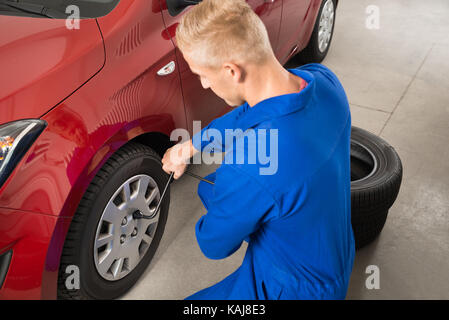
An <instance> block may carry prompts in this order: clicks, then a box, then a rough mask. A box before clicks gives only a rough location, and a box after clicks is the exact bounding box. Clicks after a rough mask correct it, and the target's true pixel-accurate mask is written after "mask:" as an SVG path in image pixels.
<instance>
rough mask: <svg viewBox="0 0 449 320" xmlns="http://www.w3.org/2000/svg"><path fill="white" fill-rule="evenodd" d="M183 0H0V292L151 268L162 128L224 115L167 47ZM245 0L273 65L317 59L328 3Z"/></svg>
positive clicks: (115, 279) (104, 281) (100, 294)
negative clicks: (261, 27)
mask: <svg viewBox="0 0 449 320" xmlns="http://www.w3.org/2000/svg"><path fill="white" fill-rule="evenodd" d="M184 2H185V1H183V0H152V1H131V0H121V1H118V0H110V1H100V0H97V1H95V0H92V1H76V0H74V1H72V2H71V3H73V4H74V5H75V6H71V7H65V5H64V3H66V1H62V0H54V1H43V0H25V1H18V2H15V1H5V0H0V70H1V78H0V81H1V83H0V299H55V298H87V299H93V298H101V299H109V298H115V297H118V296H120V295H122V294H123V293H125V292H126V291H127V290H128V289H129V288H130V287H131V286H132V285H133V284H134V283H135V282H136V281H137V279H138V278H139V277H140V276H141V274H142V273H143V272H144V270H145V268H146V267H147V266H148V264H149V263H150V261H151V259H152V257H153V255H154V253H155V251H156V249H157V247H158V244H159V241H160V239H161V237H162V234H163V232H164V226H165V222H166V219H167V214H168V208H169V202H170V199H169V194H168V195H167V196H166V197H165V198H164V201H163V203H162V206H161V210H159V211H158V212H154V211H155V205H156V204H157V201H158V200H159V198H160V195H161V191H162V188H163V186H164V184H165V182H166V179H167V175H166V174H165V172H163V171H162V169H161V162H160V159H161V156H162V155H163V154H164V151H165V150H166V149H167V148H168V147H169V146H171V145H173V144H174V143H176V141H171V140H170V134H171V132H172V130H174V129H175V128H184V129H187V130H188V131H189V132H190V134H192V133H193V132H192V131H193V125H192V124H193V121H194V120H201V122H202V126H205V125H207V124H208V123H209V121H211V120H212V119H213V118H216V117H218V116H220V115H223V114H224V113H226V112H228V111H229V110H231V108H230V107H229V106H227V105H225V103H224V101H223V100H221V99H219V98H218V97H217V96H215V94H214V93H213V92H212V91H210V90H204V89H203V88H202V86H201V83H200V81H199V79H198V77H197V76H195V75H194V74H192V73H191V72H190V69H189V67H188V65H187V63H186V62H185V61H184V60H183V57H182V54H180V52H179V51H178V50H177V49H176V42H175V38H174V34H175V30H176V26H177V24H178V21H179V20H180V18H181V17H182V15H183V14H185V12H188V10H190V9H191V8H192V7H191V6H190V7H189V6H188V5H189V4H192V1H189V3H184ZM196 2H199V1H196ZM247 2H248V3H249V4H250V5H251V6H252V8H253V9H254V11H255V12H256V13H257V14H258V15H259V16H260V17H261V19H262V20H263V21H264V23H265V25H266V27H267V30H268V33H269V36H270V39H271V43H272V46H273V49H274V50H275V54H276V56H277V58H278V59H279V61H280V62H281V63H282V64H285V63H286V62H287V60H289V59H290V58H291V57H292V56H294V55H297V54H299V55H298V56H300V57H301V58H302V60H303V61H304V62H320V61H321V60H322V59H323V58H324V57H325V55H326V53H327V51H328V49H329V45H330V42H331V38H332V32H333V26H334V21H335V19H334V18H335V10H336V6H337V0H323V1H321V0H247ZM44 5H45V6H46V7H45V6H44ZM78 17H79V18H80V19H78V20H77V19H76V18H78ZM77 23H79V24H78V25H77ZM175 138H178V137H175ZM135 212H141V213H144V214H146V215H152V216H153V218H152V219H134V218H133V214H134V213H135ZM134 216H135V215H134Z"/></svg>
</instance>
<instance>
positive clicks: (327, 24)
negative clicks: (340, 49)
mask: <svg viewBox="0 0 449 320" xmlns="http://www.w3.org/2000/svg"><path fill="white" fill-rule="evenodd" d="M336 8H337V1H336V0H323V1H322V2H321V7H320V10H319V11H318V16H317V19H316V21H315V26H314V28H313V31H312V35H311V36H310V40H309V43H308V44H307V46H306V47H305V48H304V50H302V51H301V52H299V53H298V55H297V56H298V58H299V60H300V61H301V62H302V63H312V62H316V63H319V62H321V61H323V60H324V58H325V57H326V55H327V52H328V51H329V47H330V45H331V41H332V36H333V33H334V26H335V17H336V14H335V13H336Z"/></svg>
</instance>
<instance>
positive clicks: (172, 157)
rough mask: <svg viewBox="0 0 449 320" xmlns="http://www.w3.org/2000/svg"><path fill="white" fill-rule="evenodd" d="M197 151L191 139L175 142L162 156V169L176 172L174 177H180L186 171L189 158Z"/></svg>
mask: <svg viewBox="0 0 449 320" xmlns="http://www.w3.org/2000/svg"><path fill="white" fill-rule="evenodd" d="M196 152H197V150H196V149H195V148H194V147H193V145H192V141H191V140H189V141H186V142H183V143H178V144H175V145H174V146H173V147H171V148H168V149H167V151H165V154H164V156H163V158H162V170H164V171H165V172H167V173H172V172H174V173H175V174H174V175H173V178H175V179H179V178H180V177H181V176H182V175H183V174H184V172H185V171H186V168H187V164H188V160H189V159H190V158H191V157H192V156H193V154H194V153H196Z"/></svg>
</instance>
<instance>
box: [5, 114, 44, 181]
mask: <svg viewBox="0 0 449 320" xmlns="http://www.w3.org/2000/svg"><path fill="white" fill-rule="evenodd" d="M46 126H47V123H46V122H45V121H43V120H37V119H26V120H18V121H13V122H9V123H5V124H2V125H0V187H1V186H2V185H3V183H4V182H5V181H6V179H7V178H8V176H9V175H10V174H11V172H12V171H13V170H14V168H15V166H16V165H17V163H18V162H19V161H20V160H21V159H22V157H23V156H24V155H25V153H26V152H27V151H28V149H29V148H30V147H31V145H32V144H33V142H34V141H35V140H36V138H37V137H38V136H39V134H40V133H41V132H42V131H43V130H44V129H45V127H46Z"/></svg>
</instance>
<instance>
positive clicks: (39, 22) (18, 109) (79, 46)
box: [0, 15, 105, 124]
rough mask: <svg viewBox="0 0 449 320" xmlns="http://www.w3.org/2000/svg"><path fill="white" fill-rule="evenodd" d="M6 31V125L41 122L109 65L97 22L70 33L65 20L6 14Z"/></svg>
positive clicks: (1, 91) (0, 72)
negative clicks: (65, 99) (52, 109)
mask: <svg viewBox="0 0 449 320" xmlns="http://www.w3.org/2000/svg"><path fill="white" fill-rule="evenodd" d="M0 30H1V32H0V124H3V123H5V122H9V121H13V120H17V119H23V118H39V117H40V116H42V115H43V114H44V113H45V112H47V111H48V110H49V109H51V108H52V107H54V106H55V105H57V104H58V103H59V102H61V101H62V100H63V99H64V98H66V97H67V96H68V95H70V94H71V93H72V92H74V91H75V90H76V89H77V88H79V87H80V86H81V85H82V84H83V83H85V82H86V81H87V80H88V79H89V78H91V77H92V76H93V75H94V74H95V73H96V72H97V71H98V70H100V69H101V68H102V66H103V64H104V61H105V55H104V47H103V40H102V37H101V33H100V30H99V28H98V25H97V22H96V20H95V19H84V20H81V21H80V25H79V29H69V28H67V27H66V20H64V19H46V18H31V17H14V16H5V15H0Z"/></svg>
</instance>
